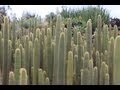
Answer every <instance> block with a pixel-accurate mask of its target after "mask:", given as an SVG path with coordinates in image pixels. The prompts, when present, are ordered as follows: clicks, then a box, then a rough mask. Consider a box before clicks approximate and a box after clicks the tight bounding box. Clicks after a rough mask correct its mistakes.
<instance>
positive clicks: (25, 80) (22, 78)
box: [19, 68, 28, 85]
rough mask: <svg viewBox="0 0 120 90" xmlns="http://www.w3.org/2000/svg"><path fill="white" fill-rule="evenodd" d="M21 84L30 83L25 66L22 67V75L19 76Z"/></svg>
mask: <svg viewBox="0 0 120 90" xmlns="http://www.w3.org/2000/svg"><path fill="white" fill-rule="evenodd" d="M19 77H20V78H19V84H20V85H27V84H28V76H27V71H26V69H25V68H20V76H19Z"/></svg>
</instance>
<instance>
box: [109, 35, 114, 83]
mask: <svg viewBox="0 0 120 90" xmlns="http://www.w3.org/2000/svg"><path fill="white" fill-rule="evenodd" d="M113 47H114V37H111V38H110V43H109V49H108V59H109V64H108V65H109V79H110V81H109V83H110V85H112V84H113V65H114V62H113V61H114V48H113Z"/></svg>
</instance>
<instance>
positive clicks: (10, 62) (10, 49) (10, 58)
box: [8, 40, 12, 72]
mask: <svg viewBox="0 0 120 90" xmlns="http://www.w3.org/2000/svg"><path fill="white" fill-rule="evenodd" d="M8 45H9V47H8V52H9V54H8V55H9V56H8V58H9V60H8V72H9V71H10V70H11V68H12V67H11V65H12V41H11V40H9V42H8Z"/></svg>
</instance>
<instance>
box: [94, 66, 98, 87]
mask: <svg viewBox="0 0 120 90" xmlns="http://www.w3.org/2000/svg"><path fill="white" fill-rule="evenodd" d="M93 85H98V68H97V67H94V69H93Z"/></svg>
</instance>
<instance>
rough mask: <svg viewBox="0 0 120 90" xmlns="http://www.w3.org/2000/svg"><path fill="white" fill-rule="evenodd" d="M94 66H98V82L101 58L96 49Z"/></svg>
mask: <svg viewBox="0 0 120 90" xmlns="http://www.w3.org/2000/svg"><path fill="white" fill-rule="evenodd" d="M96 66H97V68H98V84H99V82H100V68H101V59H100V54H99V52H98V51H96Z"/></svg>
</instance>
